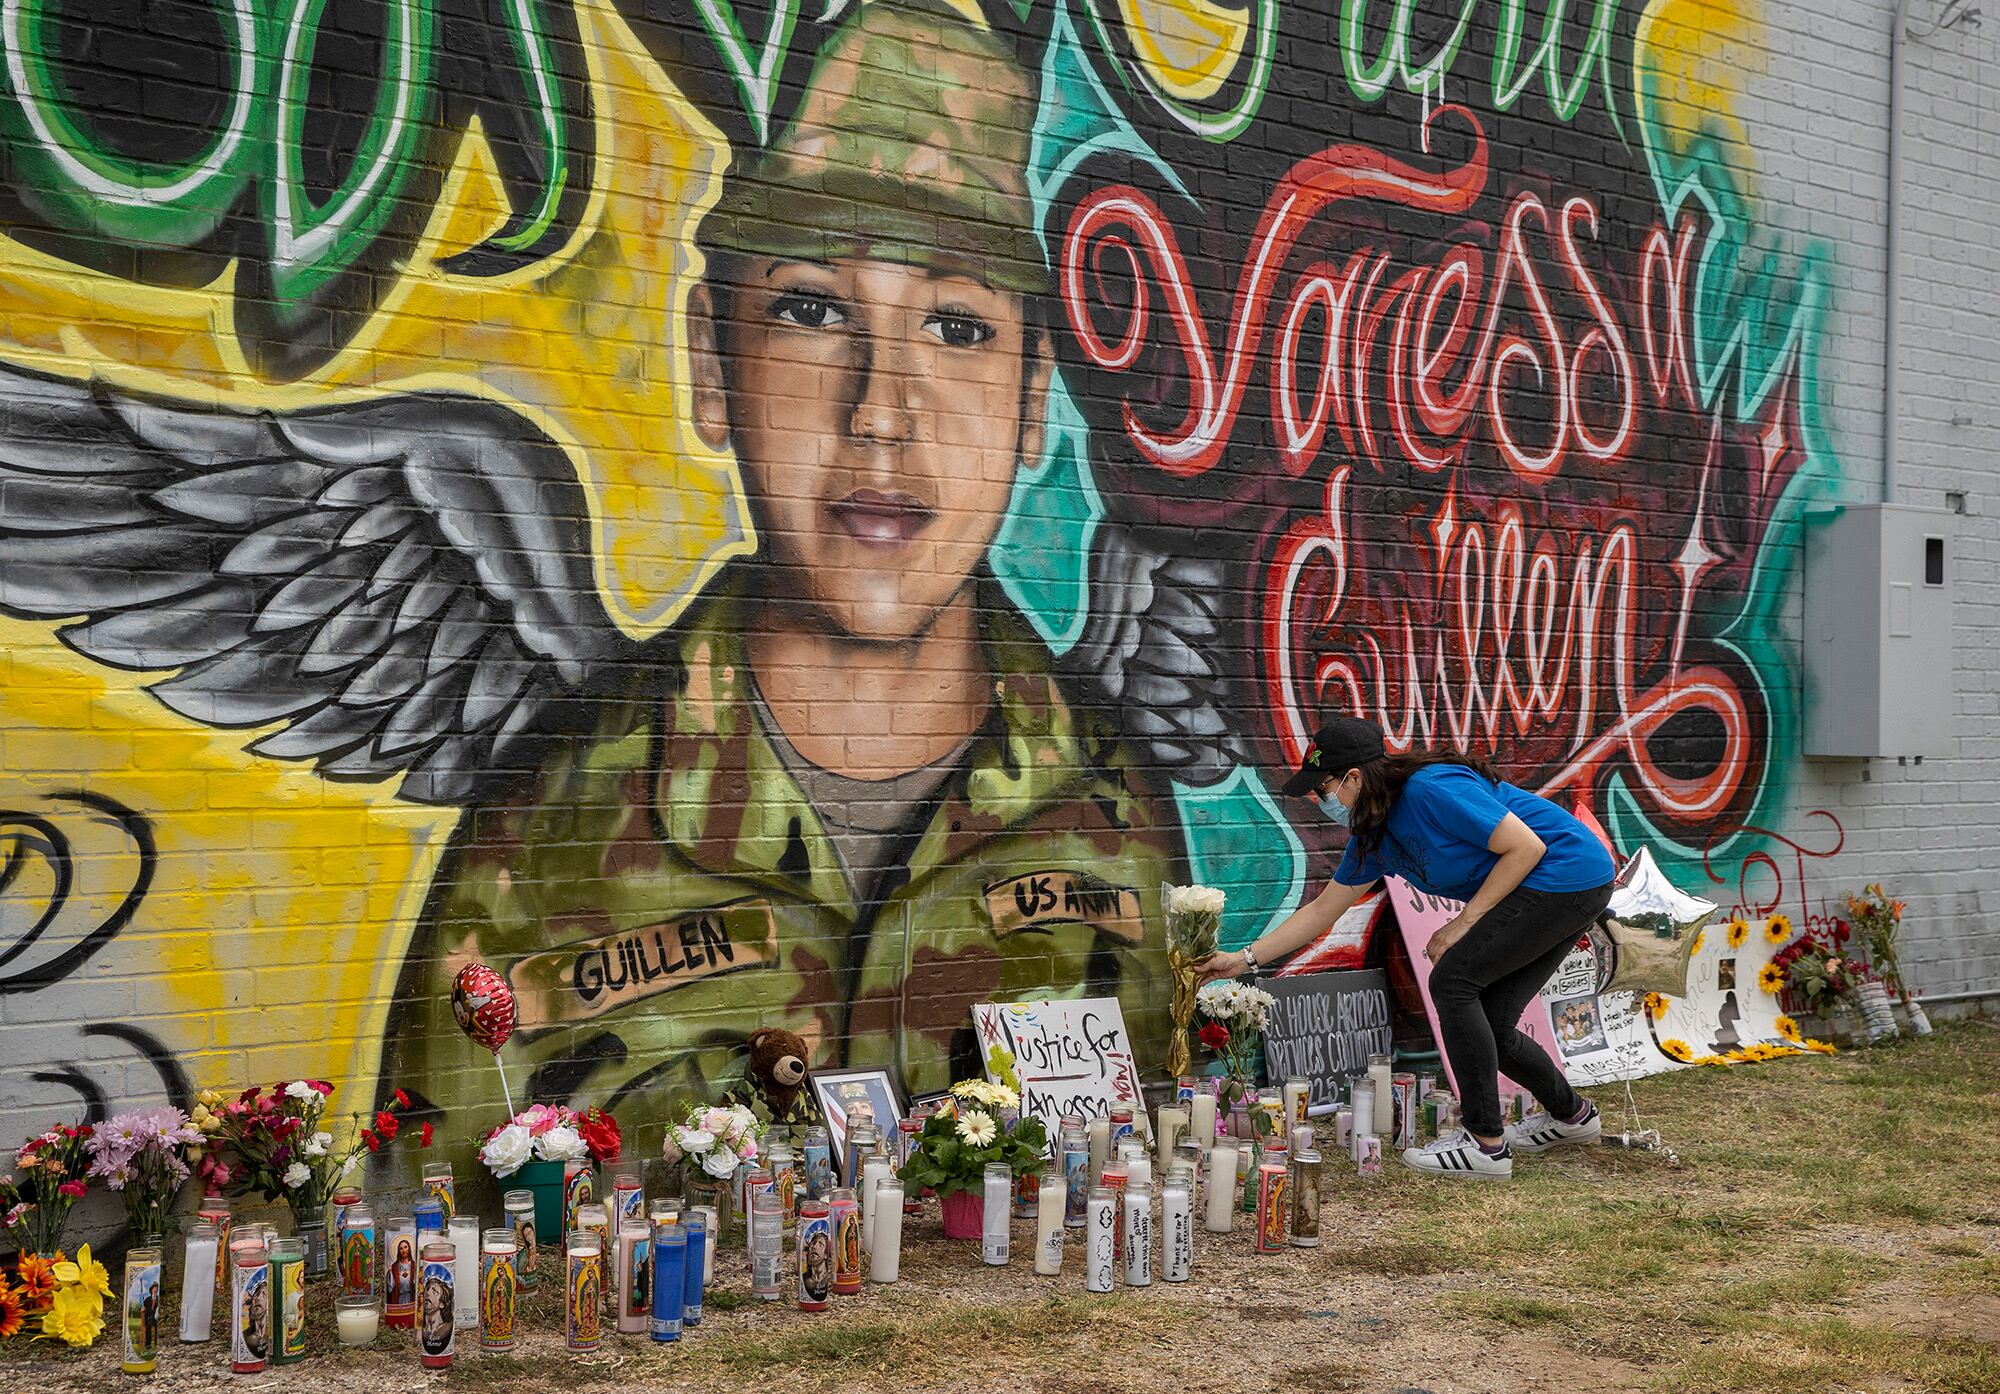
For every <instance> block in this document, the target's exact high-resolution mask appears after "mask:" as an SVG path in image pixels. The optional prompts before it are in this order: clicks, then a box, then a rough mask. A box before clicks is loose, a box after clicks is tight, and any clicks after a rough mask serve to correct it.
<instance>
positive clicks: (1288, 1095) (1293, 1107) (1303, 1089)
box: [1285, 1075, 1312, 1136]
mask: <svg viewBox="0 0 2000 1394" xmlns="http://www.w3.org/2000/svg"><path fill="white" fill-rule="evenodd" d="M1311 1103H1312V1085H1311V1084H1310V1083H1308V1082H1307V1081H1306V1080H1303V1079H1301V1078H1299V1077H1298V1076H1296V1075H1294V1076H1293V1077H1292V1078H1290V1079H1288V1080H1286V1081H1285V1132H1286V1135H1287V1136H1290V1134H1291V1130H1292V1129H1294V1128H1298V1127H1303V1126H1304V1124H1305V1121H1306V1109H1307V1108H1308V1107H1309V1106H1310V1105H1311Z"/></svg>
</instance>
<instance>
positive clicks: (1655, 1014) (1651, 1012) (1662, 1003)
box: [1646, 992, 1667, 1021]
mask: <svg viewBox="0 0 2000 1394" xmlns="http://www.w3.org/2000/svg"><path fill="white" fill-rule="evenodd" d="M1666 1014H1667V994H1666V993H1664V992H1649V993H1647V994H1646V1020H1648V1021H1658V1020H1659V1019H1660V1018H1661V1017H1663V1016H1665V1015H1666Z"/></svg>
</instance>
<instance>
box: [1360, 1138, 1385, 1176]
mask: <svg viewBox="0 0 2000 1394" xmlns="http://www.w3.org/2000/svg"><path fill="white" fill-rule="evenodd" d="M1354 1169H1355V1171H1356V1172H1357V1173H1358V1174H1360V1175H1362V1176H1380V1175H1381V1174H1382V1139H1381V1138H1379V1137H1376V1136H1375V1135H1374V1134H1373V1133H1370V1134H1369V1135H1368V1136H1366V1137H1364V1138H1362V1139H1361V1143H1360V1147H1359V1149H1358V1151H1357V1153H1356V1156H1355V1159H1354Z"/></svg>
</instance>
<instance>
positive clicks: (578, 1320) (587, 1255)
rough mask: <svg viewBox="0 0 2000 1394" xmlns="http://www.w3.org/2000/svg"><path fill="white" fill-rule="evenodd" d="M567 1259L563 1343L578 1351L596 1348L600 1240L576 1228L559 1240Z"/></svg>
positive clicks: (599, 1330)
mask: <svg viewBox="0 0 2000 1394" xmlns="http://www.w3.org/2000/svg"><path fill="white" fill-rule="evenodd" d="M563 1256H564V1258H565V1259H566V1260H567V1267H566V1271H565V1274H564V1276H565V1280H566V1281H565V1283H564V1285H563V1344H564V1345H566V1346H568V1347H569V1349H571V1350H573V1351H579V1352H587V1351H593V1350H596V1349H597V1347H598V1344H599V1343H600V1342H601V1341H602V1340H603V1339H604V1338H603V1334H602V1326H601V1323H602V1321H603V1307H604V1299H603V1298H601V1297H600V1296H599V1295H598V1293H599V1291H600V1290H601V1289H602V1287H603V1285H604V1241H603V1240H602V1239H600V1238H599V1237H598V1236H597V1235H595V1234H593V1233H591V1232H590V1231H588V1230H577V1231H576V1232H575V1233H573V1234H571V1235H570V1236H569V1238H568V1239H566V1240H565V1241H564V1242H563Z"/></svg>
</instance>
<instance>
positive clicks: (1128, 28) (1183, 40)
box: [1118, 0, 1250, 102]
mask: <svg viewBox="0 0 2000 1394" xmlns="http://www.w3.org/2000/svg"><path fill="white" fill-rule="evenodd" d="M1118 13H1119V15H1120V17H1122V18H1123V19H1124V21H1125V33H1126V36H1127V37H1128V38H1130V39H1131V41H1132V51H1133V53H1134V54H1135V55H1137V57H1138V59H1139V62H1140V63H1141V64H1143V65H1144V67H1145V69H1146V72H1147V73H1148V74H1149V75H1151V77H1152V79H1153V81H1154V82H1156V83H1157V84H1158V85H1159V87H1160V89H1161V90H1162V91H1163V92H1165V93H1167V95H1168V96H1171V97H1175V98H1178V99H1179V100H1181V101H1184V102H1200V101H1206V100H1207V99H1208V98H1210V97H1213V96H1214V95H1215V94H1216V93H1217V92H1219V91H1221V90H1222V84H1223V83H1225V82H1227V81H1229V75H1230V74H1231V73H1233V72H1235V71H1236V64H1237V61H1238V60H1239V59H1240V58H1241V57H1242V56H1243V41H1244V39H1245V37H1246V36H1248V34H1249V33H1250V12H1249V10H1247V9H1243V10H1232V9H1230V8H1228V7H1227V6H1223V5H1214V4H1210V3H1209V0H1118Z"/></svg>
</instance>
